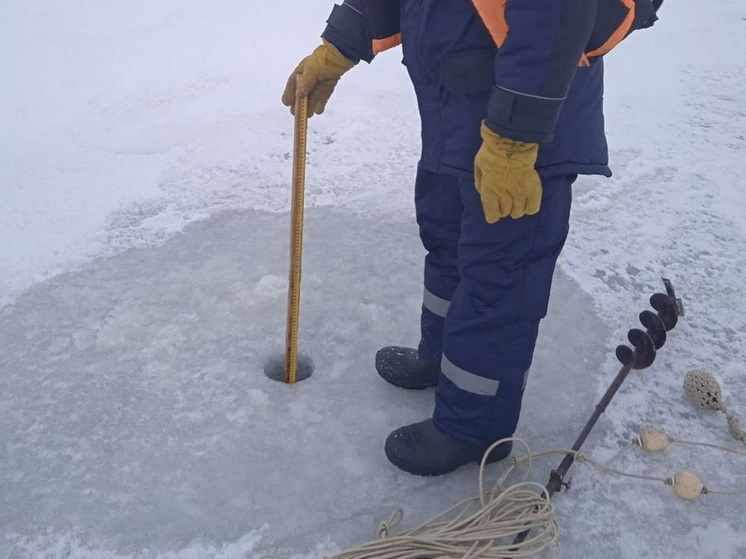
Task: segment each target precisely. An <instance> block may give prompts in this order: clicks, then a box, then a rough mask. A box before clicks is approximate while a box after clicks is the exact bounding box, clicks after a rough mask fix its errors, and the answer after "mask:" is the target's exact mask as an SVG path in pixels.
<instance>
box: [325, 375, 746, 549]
mask: <svg viewBox="0 0 746 559" xmlns="http://www.w3.org/2000/svg"><path fill="white" fill-rule="evenodd" d="M684 390H685V391H686V393H687V395H689V396H690V397H691V398H692V399H693V400H694V401H695V402H697V403H698V404H699V405H700V406H702V407H705V408H708V409H712V410H717V411H722V412H723V413H725V415H726V418H727V420H728V428H729V431H730V433H731V435H732V436H733V437H734V438H735V439H736V440H738V441H740V442H742V443H743V444H744V445H746V432H744V430H743V429H742V428H741V426H740V423H739V422H738V420H737V419H736V417H735V415H733V414H732V413H731V412H729V411H728V410H727V408H726V407H725V404H724V403H723V398H722V394H721V390H720V385H719V384H718V382H717V380H715V378H714V377H712V375H710V374H709V373H705V372H703V371H691V372H689V373H687V375H686V379H685V382H684ZM508 441H512V442H514V443H518V444H519V445H522V446H523V447H524V448H525V449H526V454H525V456H522V457H515V456H513V457H511V458H510V459H508V460H507V462H506V463H507V467H506V468H505V469H504V471H503V472H502V474H501V475H500V476H499V477H498V479H497V481H496V482H495V484H494V485H493V487H492V489H491V490H490V491H485V489H484V470H485V464H486V461H487V458H488V456H489V454H490V453H491V452H492V451H493V450H494V449H495V448H496V447H497V446H499V445H500V444H503V443H505V442H508ZM674 443H676V444H682V445H696V446H702V447H709V448H713V449H718V450H722V451H725V452H730V453H733V454H737V455H741V456H744V457H746V452H743V451H741V450H737V449H733V448H728V447H723V446H718V445H714V444H710V443H699V442H694V441H687V440H680V439H675V438H673V437H670V436H669V435H668V434H666V433H665V432H663V431H661V430H659V429H646V430H645V431H643V432H642V433H641V434H640V435H639V436H638V437H637V438H635V439H634V440H633V442H632V443H631V444H629V445H627V446H626V447H624V448H622V449H621V450H620V451H619V452H618V453H617V454H616V455H615V456H614V457H612V458H611V460H609V461H607V462H605V463H601V462H598V461H596V460H594V459H593V458H591V457H590V456H587V455H585V454H583V453H581V452H576V451H572V450H553V451H548V452H543V453H538V454H533V453H532V452H531V450H530V448H529V447H528V445H527V444H526V443H525V442H524V441H523V440H521V439H518V438H513V437H511V438H508V439H503V440H501V441H497V442H496V443H495V444H493V445H492V446H490V448H489V449H487V452H486V453H485V455H484V457H483V458H482V462H481V464H480V466H479V496H477V497H473V498H470V499H466V500H464V501H461V502H460V503H457V504H456V505H454V506H453V507H451V508H450V509H448V510H446V511H444V512H442V513H440V514H438V515H436V516H434V517H433V518H431V519H430V520H428V521H426V522H424V523H423V524H421V525H419V526H417V527H415V528H412V529H410V530H407V531H404V532H401V533H399V534H396V535H392V533H391V532H392V529H393V528H395V527H396V526H397V525H398V524H399V523H400V522H401V521H402V519H403V517H404V514H403V511H402V510H401V509H397V510H395V511H394V513H393V514H392V516H391V518H390V519H389V520H388V521H387V522H382V523H381V524H380V525H379V528H378V537H379V539H378V540H377V541H373V542H369V543H366V544H363V545H360V546H357V547H353V548H351V549H349V550H347V551H344V552H342V553H339V554H337V555H334V556H333V557H331V558H330V559H422V558H424V557H427V558H429V559H457V558H458V559H476V558H485V559H511V558H524V557H530V556H533V555H536V554H539V553H541V552H543V551H546V550H548V549H550V548H554V550H555V554H556V556H557V557H559V555H560V554H561V550H560V546H559V542H558V539H559V525H558V523H557V519H556V517H555V510H554V506H553V504H552V502H551V499H550V497H549V494H548V492H547V490H546V489H545V488H544V487H543V486H541V485H539V484H538V483H534V482H529V481H526V478H527V476H528V475H529V473H530V471H531V468H532V465H533V461H534V460H537V459H541V458H548V457H553V456H565V455H567V454H572V455H574V457H575V460H576V461H577V462H578V463H580V464H588V465H590V466H593V467H595V468H597V469H599V470H600V471H603V472H606V473H609V474H613V475H618V476H624V477H628V478H633V479H639V480H643V481H651V482H657V483H663V484H665V485H668V486H671V487H672V488H673V490H674V491H675V493H676V494H677V495H678V496H679V497H681V498H684V499H696V498H697V497H699V496H701V495H741V494H746V487H745V488H742V489H735V490H713V489H711V488H708V487H705V485H704V484H703V483H702V482H701V481H700V479H699V477H698V476H697V475H696V474H694V473H692V472H690V471H688V470H681V471H679V472H676V474H674V475H673V476H669V477H657V476H649V475H641V474H633V473H629V472H624V471H620V470H618V469H615V468H612V467H611V466H610V464H611V463H612V462H614V461H615V460H616V459H617V458H619V457H620V456H621V455H622V454H624V453H625V452H628V451H629V450H630V449H632V448H634V447H636V446H639V447H642V448H643V449H645V450H648V451H651V452H657V451H662V450H665V449H666V448H668V446H670V445H671V444H674ZM523 465H525V466H526V469H525V473H524V477H523V479H522V480H521V481H520V482H518V483H515V484H513V485H510V486H507V487H506V485H505V484H506V482H507V480H508V477H509V476H510V475H511V474H512V473H513V472H515V470H516V469H517V468H519V467H521V466H523ZM527 530H530V532H529V536H528V537H527V538H526V539H525V540H524V541H523V542H522V543H519V544H514V543H513V540H514V539H515V537H516V536H518V534H521V533H523V532H525V531H527Z"/></svg>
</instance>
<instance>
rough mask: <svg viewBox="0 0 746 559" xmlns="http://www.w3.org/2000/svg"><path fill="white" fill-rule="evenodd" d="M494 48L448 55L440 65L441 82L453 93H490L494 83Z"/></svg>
mask: <svg viewBox="0 0 746 559" xmlns="http://www.w3.org/2000/svg"><path fill="white" fill-rule="evenodd" d="M495 55H496V51H495V50H494V49H480V50H470V51H465V52H459V53H454V54H449V55H446V56H445V58H444V59H443V62H442V64H441V66H440V83H441V85H442V86H443V87H445V88H446V89H447V90H448V91H450V92H451V93H455V94H459V95H477V94H484V93H489V92H490V91H491V90H492V84H493V83H494V75H495V70H494V63H495Z"/></svg>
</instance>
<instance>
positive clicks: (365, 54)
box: [323, 0, 611, 176]
mask: <svg viewBox="0 0 746 559" xmlns="http://www.w3.org/2000/svg"><path fill="white" fill-rule="evenodd" d="M505 15H506V20H507V22H508V24H509V32H508V34H507V38H506V40H505V42H504V43H503V44H502V45H501V47H500V48H499V49H497V48H496V46H495V42H494V41H493V39H492V37H491V36H490V34H489V33H488V32H487V29H486V28H485V26H484V24H483V22H482V20H481V19H480V18H479V16H478V15H477V12H476V10H475V8H474V6H473V5H472V3H471V2H470V1H469V0H345V1H344V3H343V4H342V5H340V6H335V7H334V10H333V11H332V14H331V16H330V18H329V20H328V22H327V23H328V25H327V28H326V30H325V31H324V33H323V37H324V38H325V39H326V40H328V41H329V42H330V43H332V44H333V45H334V46H335V47H337V48H338V49H339V50H340V52H342V54H344V55H345V56H347V57H348V58H350V59H352V60H355V61H359V60H366V61H368V62H370V61H371V60H372V59H373V57H374V53H373V49H372V47H371V45H372V41H373V39H377V38H381V36H385V35H387V34H389V35H395V34H396V33H397V32H400V33H401V37H402V46H403V49H404V64H405V65H406V66H407V69H408V71H409V74H410V77H411V78H412V82H413V84H414V86H415V90H416V92H417V98H418V103H419V107H420V114H421V117H422V126H423V129H422V142H423V153H422V161H421V164H422V165H423V166H424V167H426V168H428V169H430V170H433V171H435V172H443V173H450V174H456V175H464V174H471V173H472V172H473V161H474V156H475V154H476V152H477V150H478V149H479V146H480V144H481V139H480V137H479V123H480V122H481V121H482V120H486V122H487V124H488V126H489V127H490V128H491V129H492V130H494V131H495V132H497V133H498V134H500V135H502V136H505V137H508V138H511V139H514V140H519V141H526V142H537V143H539V144H540V150H539V159H538V161H537V169H538V170H539V171H540V172H541V173H542V174H543V175H551V174H565V173H580V174H602V175H606V176H609V175H610V174H611V172H610V171H609V168H608V152H607V145H606V138H605V133H604V117H603V106H602V98H603V64H602V62H601V60H600V59H596V60H594V62H592V63H591V65H590V66H589V67H587V68H579V67H578V63H579V60H580V58H581V56H582V54H583V52H584V51H585V48H586V46H587V44H588V42H589V38H590V36H591V33H592V31H593V26H594V21H595V18H596V0H520V1H518V0H508V1H507V5H506V11H505Z"/></svg>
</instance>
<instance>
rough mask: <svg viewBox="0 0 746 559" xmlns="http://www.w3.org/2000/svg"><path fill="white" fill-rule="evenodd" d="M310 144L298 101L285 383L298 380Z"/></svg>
mask: <svg viewBox="0 0 746 559" xmlns="http://www.w3.org/2000/svg"><path fill="white" fill-rule="evenodd" d="M307 143H308V97H298V99H297V100H296V102H295V132H294V141H293V194H292V201H291V204H290V283H289V285H288V317H287V330H286V342H285V382H286V383H288V384H294V383H295V382H296V381H297V380H298V322H299V316H300V278H301V265H302V260H303V209H304V205H305V204H304V197H305V187H306V148H307Z"/></svg>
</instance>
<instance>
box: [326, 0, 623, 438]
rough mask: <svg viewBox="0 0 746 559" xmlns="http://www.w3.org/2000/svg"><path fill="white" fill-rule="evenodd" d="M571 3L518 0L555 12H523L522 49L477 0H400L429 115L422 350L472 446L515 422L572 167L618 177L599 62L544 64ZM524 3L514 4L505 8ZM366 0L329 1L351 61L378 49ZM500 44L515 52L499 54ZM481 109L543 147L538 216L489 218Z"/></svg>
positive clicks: (439, 414)
mask: <svg viewBox="0 0 746 559" xmlns="http://www.w3.org/2000/svg"><path fill="white" fill-rule="evenodd" d="M574 1H576V0H551V1H550V0H544V1H543V2H542V1H541V0H523V5H524V6H526V5H528V6H529V8H532V9H535V10H545V11H546V12H547V13H548V15H547V17H546V18H544V20H542V19H541V18H539V19H536V18H534V19H533V20H532V21H544V22H545V23H546V28H543V29H536V28H535V27H534V28H532V29H528V28H525V27H522V24H521V17H522V14H521V12H516V13H514V14H513V15H512V16H511V20H510V21H511V31H510V35H509V37H510V36H512V37H513V39H512V40H513V41H514V43H513V45H515V46H513V47H511V46H510V45H508V44H507V43H506V44H505V45H503V46H502V47H501V49H500V50H499V51H498V49H497V48H496V46H495V43H494V41H493V38H492V37H491V36H490V34H489V33H488V31H487V29H486V28H485V26H484V24H483V22H482V20H481V19H480V18H479V17H478V15H477V12H476V11H475V9H474V6H473V5H472V3H471V2H470V1H469V0H401V1H400V2H398V3H397V4H400V14H399V22H398V23H399V30H400V32H401V40H402V47H403V54H404V56H403V62H404V64H405V65H406V67H407V70H408V72H409V75H410V77H411V80H412V83H413V84H414V88H415V91H416V94H417V101H418V105H419V111H420V116H421V121H422V157H421V160H420V163H419V167H418V172H417V179H416V183H415V205H416V214H417V222H418V224H419V228H420V237H421V239H422V242H423V245H424V247H425V249H426V251H427V255H426V257H425V271H424V300H423V305H422V315H421V341H420V345H419V352H420V355H421V356H422V357H423V358H425V359H427V360H428V361H430V362H432V363H440V366H441V375H440V380H439V382H438V386H437V389H436V403H435V412H434V415H433V420H434V422H435V425H436V426H437V427H438V428H439V429H440V430H441V431H443V432H444V433H446V434H448V435H451V436H453V437H455V438H457V439H459V440H461V441H464V442H467V443H470V444H473V445H478V446H484V445H485V444H489V443H490V442H492V441H495V440H497V439H500V438H503V437H507V436H510V435H512V434H513V432H514V431H515V428H516V424H517V422H518V418H519V414H520V408H521V399H522V397H523V391H524V388H525V386H526V380H527V376H528V371H529V368H530V366H531V361H532V358H533V352H534V346H535V343H536V337H537V334H538V328H539V322H540V320H541V318H543V317H544V316H545V315H546V312H547V304H548V301H549V293H550V289H551V284H552V276H553V273H554V268H555V263H556V261H557V257H558V256H559V254H560V251H561V250H562V247H563V245H564V243H565V239H566V238H567V234H568V227H569V217H570V206H571V199H572V184H573V182H574V180H575V178H576V177H577V175H578V174H602V175H606V176H609V175H610V174H611V173H610V171H609V169H608V166H607V147H606V141H605V135H604V122H603V112H602V90H603V67H602V62H601V61H600V60H596V61H595V62H593V63H592V64H591V65H590V66H589V67H585V68H577V62H574V63H573V65H572V68H570V69H567V68H564V69H563V70H562V72H564V74H563V75H559V74H561V73H562V72H560V71H559V70H557V69H556V64H555V65H554V66H553V62H551V60H550V62H547V60H549V59H551V56H550V55H551V53H552V52H554V50H557V49H558V48H560V49H561V46H560V47H558V46H557V44H558V43H561V38H558V37H557V36H556V35H557V33H556V29H553V28H552V25H555V27H557V25H558V24H557V23H556V21H555V20H556V19H557V18H558V17H559V16H556V13H557V12H558V10H560V9H561V8H562V5H564V4H565V3H566V2H574ZM577 1H578V2H580V1H582V0H577ZM389 3H390V2H389ZM520 4H521V3H519V2H512V3H511V2H510V1H509V2H508V9H510V6H511V5H520ZM365 8H366V2H365V1H364V0H358V1H355V0H347V1H346V2H345V3H344V4H342V5H341V6H337V7H335V10H334V12H333V13H332V16H331V17H330V19H329V21H328V27H327V29H326V31H325V33H324V38H325V39H327V40H328V41H329V42H331V43H332V44H333V45H335V46H336V47H337V48H338V49H339V50H340V51H341V52H342V53H343V54H344V55H345V56H347V57H349V58H351V59H353V60H360V59H364V60H368V61H370V59H372V54H371V52H370V47H369V46H368V45H369V44H370V39H371V37H370V29H369V25H367V24H366V23H364V19H363V18H362V16H364V12H365ZM517 9H518V8H517ZM552 10H554V12H552ZM552 13H554V14H555V16H556V17H555V19H552V17H553V16H552ZM534 15H535V14H534ZM521 41H523V42H524V43H530V44H531V48H533V49H535V50H538V51H541V50H542V49H544V50H545V51H547V52H548V53H550V55H547V56H545V57H544V58H541V60H542V61H540V62H533V61H531V60H526V59H522V58H521V57H522V55H521V53H522V52H524V51H525V49H522V48H521V44H520V42H521ZM553 49H554V50H553ZM503 50H504V52H505V53H514V52H515V53H516V54H511V55H510V56H508V55H507V54H506V56H505V58H504V59H502V60H501V58H500V56H501V54H502V52H503ZM524 58H525V57H524ZM576 60H577V59H576ZM553 72H554V73H556V74H557V76H556V79H555V77H554V76H553ZM548 75H549V77H547V76H548ZM552 79H555V81H557V82H559V85H558V86H557V88H558V89H559V90H561V91H560V93H559V94H558V95H554V94H552V95H542V94H538V95H534V94H531V95H523V94H522V93H517V92H525V91H531V90H532V88H534V89H533V90H534V91H537V89H536V88H537V87H538V88H539V89H538V90H539V91H541V92H544V91H545V90H547V89H546V87H549V90H551V87H552V85H551V84H550V86H546V87H545V86H543V85H540V86H537V85H536V84H537V83H540V82H541V83H546V82H547V80H550V81H551V80H552ZM563 80H565V82H566V83H564V85H563V83H562V81H563ZM506 84H507V85H506ZM542 87H544V89H541V88H542ZM563 88H564V89H563ZM568 88H569V90H568ZM496 97H497V101H496ZM555 101H559V103H556V102H555ZM522 103H523V104H522ZM532 103H533V104H532ZM484 119H488V125H489V126H490V127H491V128H492V129H493V130H494V131H496V132H497V133H499V134H501V135H504V136H506V137H509V138H511V139H515V140H521V141H530V142H537V143H539V144H540V150H539V158H538V161H537V166H536V167H537V170H538V172H539V174H540V176H541V179H542V186H543V198H542V204H541V210H540V211H539V213H538V214H536V215H532V216H528V215H527V216H524V217H521V218H519V219H511V218H504V219H500V220H499V221H498V222H496V223H494V224H488V223H487V222H486V220H485V217H484V212H483V209H482V205H481V201H480V197H479V193H478V192H477V190H476V188H475V184H474V174H473V164H474V157H475V155H476V153H477V150H478V149H479V147H480V145H481V138H480V135H479V127H480V123H481V122H482V120H484Z"/></svg>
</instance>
